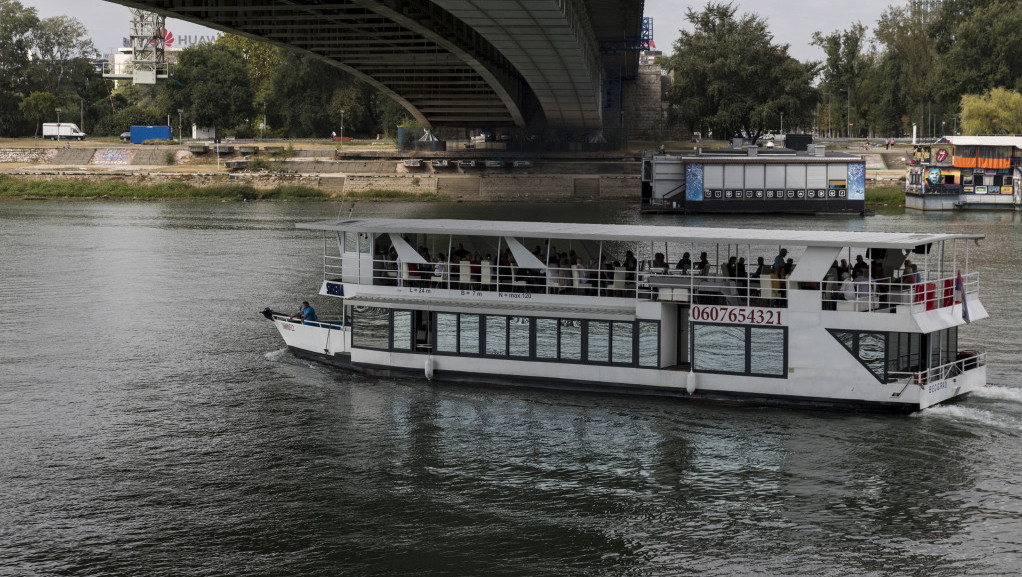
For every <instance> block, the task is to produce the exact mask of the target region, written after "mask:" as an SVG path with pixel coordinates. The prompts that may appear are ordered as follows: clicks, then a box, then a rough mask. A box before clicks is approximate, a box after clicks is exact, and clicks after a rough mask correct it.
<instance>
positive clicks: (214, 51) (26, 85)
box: [0, 0, 413, 138]
mask: <svg viewBox="0 0 1022 577" xmlns="http://www.w3.org/2000/svg"><path fill="white" fill-rule="evenodd" d="M127 25H128V23H127V22H125V26H127ZM98 57H99V51H98V50H96V47H95V45H94V44H93V42H92V40H91V39H90V38H89V36H88V32H87V30H86V29H85V27H84V26H83V25H82V23H81V22H80V21H78V20H77V19H75V18H71V17H68V16H56V17H52V18H45V19H40V18H39V16H38V13H37V12H36V10H35V8H32V7H26V6H24V5H22V4H21V3H20V2H19V1H18V0H0V136H25V135H31V134H38V130H39V126H40V124H41V123H43V122H54V121H56V109H57V108H61V111H62V112H61V120H62V121H65V122H76V123H77V122H79V121H81V122H83V124H84V125H85V126H84V127H82V128H83V130H84V131H85V132H87V133H89V134H91V135H95V136H104V135H118V134H120V133H121V132H124V131H126V130H128V127H130V126H132V125H162V124H167V123H168V122H169V124H170V125H172V126H175V125H176V124H177V122H178V121H179V120H180V122H181V123H182V124H183V125H184V126H191V125H192V124H193V123H194V124H196V125H198V126H202V127H211V128H216V129H217V134H218V135H224V136H237V137H239V138H248V137H254V136H260V135H262V136H265V137H267V138H271V137H278V138H310V137H328V136H330V134H331V132H334V131H338V132H339V131H340V128H341V126H342V122H343V126H344V134H345V135H351V136H362V137H370V136H373V135H375V134H388V135H389V134H393V133H394V132H395V130H396V129H395V127H396V126H397V125H398V124H402V123H406V124H413V122H412V121H411V119H409V118H408V115H407V112H406V111H405V110H404V108H402V107H401V105H399V104H397V103H396V102H394V101H393V100H392V99H390V98H389V97H387V96H384V95H382V94H381V93H379V92H378V91H377V90H376V89H374V88H373V87H371V86H369V85H368V84H365V83H364V82H361V81H359V80H358V79H356V78H354V77H353V76H351V75H349V74H347V73H345V72H344V71H342V70H340V69H339V68H337V67H335V66H332V65H331V64H329V63H327V62H325V61H323V60H320V59H318V58H316V57H314V56H312V55H310V54H308V53H304V52H300V51H297V50H289V49H285V48H279V47H276V46H273V45H270V44H266V43H261V42H257V41H254V40H250V39H247V38H244V37H241V36H237V35H232V34H224V35H222V36H221V37H219V38H218V39H217V40H216V42H214V43H210V44H199V45H196V46H193V47H189V48H186V49H184V50H182V51H180V52H179V53H178V54H177V63H176V64H173V65H172V66H171V72H170V78H169V79H168V80H164V81H161V82H160V83H159V84H157V85H155V86H147V85H134V84H131V83H130V82H121V83H119V86H117V87H115V83H114V82H113V81H112V80H110V79H106V78H103V75H102V73H101V72H99V71H97V70H96V69H95V64H94V62H95V61H96V59H97V58H98ZM179 110H181V111H183V112H181V113H180V118H179V112H178V111H179ZM342 111H343V112H342Z"/></svg>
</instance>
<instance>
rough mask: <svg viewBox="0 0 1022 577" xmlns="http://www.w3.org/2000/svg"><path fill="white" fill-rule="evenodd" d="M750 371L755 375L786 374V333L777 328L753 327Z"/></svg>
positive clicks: (750, 338)
mask: <svg viewBox="0 0 1022 577" xmlns="http://www.w3.org/2000/svg"><path fill="white" fill-rule="evenodd" d="M749 332H750V334H749V372H750V373H751V374H754V375H769V376H772V377H782V376H784V334H783V332H780V331H778V330H777V329H768V328H761V327H751V328H750V331H749Z"/></svg>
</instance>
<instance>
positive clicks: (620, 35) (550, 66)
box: [108, 0, 643, 133]
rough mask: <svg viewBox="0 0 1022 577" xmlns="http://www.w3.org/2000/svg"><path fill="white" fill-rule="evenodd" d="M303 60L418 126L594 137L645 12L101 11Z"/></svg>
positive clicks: (346, 2) (308, 5)
mask: <svg viewBox="0 0 1022 577" xmlns="http://www.w3.org/2000/svg"><path fill="white" fill-rule="evenodd" d="M108 1H111V2H114V3H117V4H121V5H124V6H129V7H133V8H142V9H146V10H152V11H155V12H159V13H162V14H164V15H166V16H169V17H174V18H179V19H181V20H186V21H189V22H194V23H197V24H201V25H204V26H209V27H211V28H215V29H218V30H221V31H224V32H231V33H234V34H241V35H245V36H248V37H251V38H254V39H257V40H264V41H269V42H272V43H275V44H278V45H281V46H287V47H291V48H298V49H302V50H306V51H308V52H310V53H313V54H315V55H317V56H320V57H321V58H323V59H325V60H327V61H329V62H331V63H332V64H334V65H336V66H338V67H340V68H342V69H344V70H346V71H348V72H349V73H351V74H353V75H355V76H356V77H358V78H360V79H362V80H363V81H365V82H368V83H370V84H372V85H373V86H375V87H376V88H377V89H379V90H380V91H382V92H384V93H386V94H388V95H390V96H391V97H392V98H394V99H395V100H397V101H398V102H400V103H401V104H402V105H403V106H404V107H405V108H406V109H407V110H408V111H409V113H410V114H411V115H412V116H414V117H415V118H416V119H417V120H418V121H419V122H420V123H421V124H422V125H423V126H427V127H429V126H455V127H470V128H487V127H518V128H521V129H526V130H530V131H534V132H538V131H543V130H554V131H556V130H565V131H571V132H576V133H578V132H593V133H596V132H600V131H601V130H602V128H603V126H604V124H605V122H604V116H605V110H606V100H607V97H606V88H607V85H608V78H611V77H613V78H621V77H626V78H627V77H629V76H630V75H631V76H634V74H635V70H636V67H637V63H638V60H637V49H638V45H639V39H640V35H641V28H642V26H641V23H642V10H643V0H108Z"/></svg>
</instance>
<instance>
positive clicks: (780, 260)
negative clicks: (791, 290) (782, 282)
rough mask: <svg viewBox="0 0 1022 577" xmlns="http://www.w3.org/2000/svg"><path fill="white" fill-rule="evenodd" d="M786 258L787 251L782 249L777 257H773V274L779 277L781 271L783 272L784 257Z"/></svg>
mask: <svg viewBox="0 0 1022 577" xmlns="http://www.w3.org/2000/svg"><path fill="white" fill-rule="evenodd" d="M786 256H788V249H786V248H782V249H781V250H780V252H778V253H777V256H775V257H774V272H775V273H777V276H778V277H780V276H781V271H783V270H784V265H785V262H784V257H786Z"/></svg>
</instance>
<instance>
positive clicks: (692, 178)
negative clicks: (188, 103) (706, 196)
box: [685, 164, 703, 202]
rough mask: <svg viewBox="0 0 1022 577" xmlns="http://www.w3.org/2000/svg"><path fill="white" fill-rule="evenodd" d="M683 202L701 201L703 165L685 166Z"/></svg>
mask: <svg viewBox="0 0 1022 577" xmlns="http://www.w3.org/2000/svg"><path fill="white" fill-rule="evenodd" d="M685 200H686V201H687V202H694V201H699V202H702V200H703V165H702V164H686V165H685Z"/></svg>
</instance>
